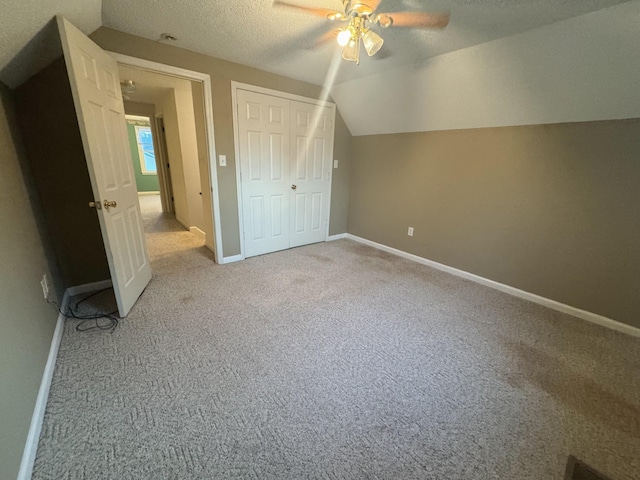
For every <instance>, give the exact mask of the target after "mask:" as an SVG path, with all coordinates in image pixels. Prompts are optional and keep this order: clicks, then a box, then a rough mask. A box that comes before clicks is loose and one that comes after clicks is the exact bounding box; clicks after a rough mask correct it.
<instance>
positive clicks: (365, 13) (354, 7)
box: [343, 0, 373, 17]
mask: <svg viewBox="0 0 640 480" xmlns="http://www.w3.org/2000/svg"><path fill="white" fill-rule="evenodd" d="M343 4H344V11H345V13H346V14H347V16H354V17H369V16H370V15H372V14H373V8H371V7H370V6H369V5H367V4H366V3H362V2H358V1H353V0H343Z"/></svg>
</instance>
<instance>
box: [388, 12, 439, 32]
mask: <svg viewBox="0 0 640 480" xmlns="http://www.w3.org/2000/svg"><path fill="white" fill-rule="evenodd" d="M380 15H386V16H388V17H389V18H391V19H393V24H392V25H391V26H393V27H408V28H445V27H446V26H447V25H449V18H450V17H451V15H450V14H449V13H427V12H394V13H383V14H380Z"/></svg>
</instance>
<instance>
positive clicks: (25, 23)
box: [0, 0, 102, 88]
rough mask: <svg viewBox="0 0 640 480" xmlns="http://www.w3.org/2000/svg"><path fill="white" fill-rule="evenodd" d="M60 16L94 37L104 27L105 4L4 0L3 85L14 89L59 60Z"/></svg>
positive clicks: (0, 22)
mask: <svg viewBox="0 0 640 480" xmlns="http://www.w3.org/2000/svg"><path fill="white" fill-rule="evenodd" d="M57 14H61V15H64V16H65V17H67V18H68V19H69V20H71V21H72V22H73V24H74V25H76V26H77V27H78V28H80V29H81V30H82V31H83V32H85V33H91V32H93V31H94V30H95V29H96V28H98V27H100V26H101V25H102V0H0V81H2V82H4V83H5V84H7V85H8V86H10V87H12V88H14V87H16V86H18V85H19V84H20V83H22V82H23V81H25V80H26V79H27V78H29V76H31V75H32V74H34V73H36V72H37V71H38V69H39V68H41V67H43V66H46V65H47V63H48V62H49V61H51V60H52V59H53V58H55V54H57V53H58V51H59V48H57V47H58V46H57V45H53V43H56V40H57V38H56V35H49V33H51V32H50V31H53V33H55V25H54V24H53V23H52V19H53V17H54V16H55V15H57ZM57 43H59V42H57Z"/></svg>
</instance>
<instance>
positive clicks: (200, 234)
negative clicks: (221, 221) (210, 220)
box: [189, 227, 207, 240]
mask: <svg viewBox="0 0 640 480" xmlns="http://www.w3.org/2000/svg"><path fill="white" fill-rule="evenodd" d="M189 231H190V232H191V233H193V234H194V235H197V236H198V237H200V238H201V239H203V240H206V239H207V234H206V233H204V232H203V231H202V230H200V229H199V228H198V227H189Z"/></svg>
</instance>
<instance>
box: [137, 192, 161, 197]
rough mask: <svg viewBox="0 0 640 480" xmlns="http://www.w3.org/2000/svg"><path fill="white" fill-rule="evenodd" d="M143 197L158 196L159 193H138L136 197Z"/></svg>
mask: <svg viewBox="0 0 640 480" xmlns="http://www.w3.org/2000/svg"><path fill="white" fill-rule="evenodd" d="M145 195H160V192H138V196H140V197H144V196H145Z"/></svg>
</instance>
